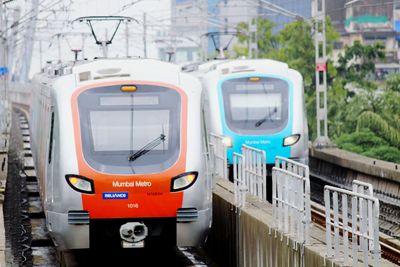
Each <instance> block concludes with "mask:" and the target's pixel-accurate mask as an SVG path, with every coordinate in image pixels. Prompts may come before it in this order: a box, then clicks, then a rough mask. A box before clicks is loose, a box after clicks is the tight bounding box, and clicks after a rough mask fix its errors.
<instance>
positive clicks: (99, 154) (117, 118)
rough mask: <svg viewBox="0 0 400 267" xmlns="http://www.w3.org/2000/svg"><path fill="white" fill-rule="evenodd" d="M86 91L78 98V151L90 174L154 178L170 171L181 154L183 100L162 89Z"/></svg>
mask: <svg viewBox="0 0 400 267" xmlns="http://www.w3.org/2000/svg"><path fill="white" fill-rule="evenodd" d="M120 87H121V86H108V87H99V88H94V89H90V90H87V91H84V92H82V93H81V94H80V95H79V96H78V107H79V117H80V127H81V137H82V147H83V153H84V157H85V160H86V162H88V164H89V165H90V166H91V167H93V168H94V169H96V170H98V171H100V172H105V173H114V174H142V173H154V172H160V171H163V170H166V169H167V168H169V167H171V166H172V165H173V164H174V163H175V162H176V160H177V159H178V156H179V151H180V112H181V104H180V103H181V98H180V95H179V93H178V92H177V91H175V90H173V89H169V88H165V87H161V86H153V85H137V86H136V87H137V90H135V91H134V92H121V90H120Z"/></svg>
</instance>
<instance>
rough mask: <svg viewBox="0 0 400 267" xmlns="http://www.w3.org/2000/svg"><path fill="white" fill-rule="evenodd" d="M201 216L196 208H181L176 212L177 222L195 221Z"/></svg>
mask: <svg viewBox="0 0 400 267" xmlns="http://www.w3.org/2000/svg"><path fill="white" fill-rule="evenodd" d="M198 217H199V213H198V211H197V209H196V208H181V209H178V210H177V212H176V221H177V222H195V221H197V218H198Z"/></svg>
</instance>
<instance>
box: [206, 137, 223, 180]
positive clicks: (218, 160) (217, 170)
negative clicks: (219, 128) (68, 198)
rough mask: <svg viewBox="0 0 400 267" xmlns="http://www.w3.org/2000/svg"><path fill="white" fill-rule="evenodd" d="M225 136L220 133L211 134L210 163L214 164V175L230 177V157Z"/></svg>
mask: <svg viewBox="0 0 400 267" xmlns="http://www.w3.org/2000/svg"><path fill="white" fill-rule="evenodd" d="M223 140H224V137H223V136H221V135H218V134H214V133H210V134H209V149H210V151H212V155H211V153H210V161H212V163H211V164H210V165H212V166H213V177H216V176H218V177H222V178H224V179H228V157H227V147H226V146H225V144H224V142H223Z"/></svg>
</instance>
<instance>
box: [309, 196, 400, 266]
mask: <svg viewBox="0 0 400 267" xmlns="http://www.w3.org/2000/svg"><path fill="white" fill-rule="evenodd" d="M311 219H312V221H313V223H314V224H317V225H319V226H322V227H325V226H326V225H325V208H324V207H323V206H321V205H319V204H317V203H313V204H312V205H311ZM379 243H380V245H381V256H382V258H384V259H387V260H389V261H391V262H393V263H395V264H397V265H399V266H400V243H399V242H398V241H396V240H393V238H390V237H389V236H387V235H384V234H380V237H379Z"/></svg>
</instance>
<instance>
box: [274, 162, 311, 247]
mask: <svg viewBox="0 0 400 267" xmlns="http://www.w3.org/2000/svg"><path fill="white" fill-rule="evenodd" d="M310 205H311V203H310V179H309V169H308V166H307V165H304V164H301V163H298V162H296V161H293V160H290V159H287V158H283V157H276V159H275V167H274V168H273V169H272V206H273V217H274V221H275V222H276V223H277V227H278V229H279V230H281V231H283V232H285V233H289V234H291V235H294V236H295V237H296V238H297V240H298V241H299V242H303V243H308V242H309V227H310V224H311V207H310Z"/></svg>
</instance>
